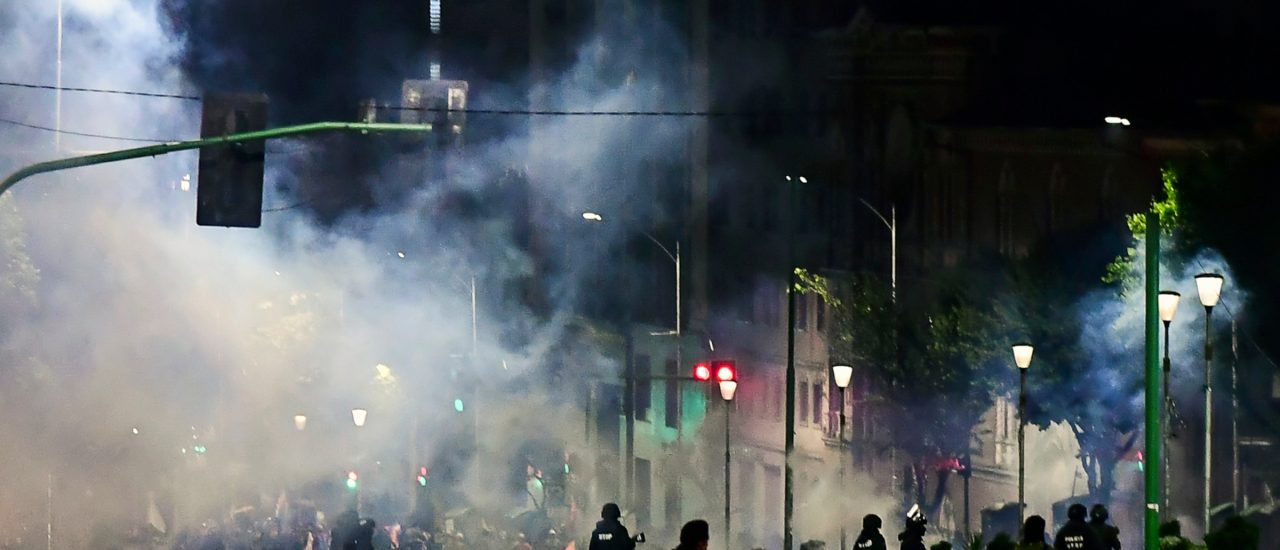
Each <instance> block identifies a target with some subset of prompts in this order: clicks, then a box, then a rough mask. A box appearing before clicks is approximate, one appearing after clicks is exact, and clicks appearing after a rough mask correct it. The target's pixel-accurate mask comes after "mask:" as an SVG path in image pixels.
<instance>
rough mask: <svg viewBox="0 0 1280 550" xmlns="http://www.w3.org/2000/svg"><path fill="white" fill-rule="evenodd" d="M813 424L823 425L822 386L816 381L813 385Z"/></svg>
mask: <svg viewBox="0 0 1280 550" xmlns="http://www.w3.org/2000/svg"><path fill="white" fill-rule="evenodd" d="M812 387H813V423H814V425H821V424H822V416H823V415H822V384H821V383H820V382H817V381H814V383H813V385H812Z"/></svg>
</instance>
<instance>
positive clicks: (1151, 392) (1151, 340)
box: [1142, 212, 1163, 550]
mask: <svg viewBox="0 0 1280 550" xmlns="http://www.w3.org/2000/svg"><path fill="white" fill-rule="evenodd" d="M1146 268H1147V294H1146V299H1147V302H1146V306H1147V318H1146V382H1147V393H1146V413H1147V414H1146V433H1147V441H1146V447H1147V449H1146V450H1147V455H1146V457H1145V466H1146V469H1145V470H1144V472H1143V473H1144V474H1145V478H1146V499H1147V506H1146V510H1145V518H1144V519H1145V521H1144V522H1143V531H1142V532H1143V548H1145V549H1146V550H1159V548H1160V539H1159V537H1158V536H1157V535H1158V533H1159V531H1160V477H1161V475H1160V465H1161V464H1163V461H1162V460H1161V458H1160V440H1161V437H1160V410H1161V409H1160V397H1161V396H1160V388H1161V384H1160V307H1159V302H1158V299H1159V298H1158V297H1159V295H1160V215H1159V214H1156V213H1155V212H1148V213H1147V265H1146Z"/></svg>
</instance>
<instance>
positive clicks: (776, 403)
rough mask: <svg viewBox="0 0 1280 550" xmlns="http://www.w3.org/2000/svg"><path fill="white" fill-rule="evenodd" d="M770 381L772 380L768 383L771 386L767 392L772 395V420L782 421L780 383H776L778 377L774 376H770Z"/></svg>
mask: <svg viewBox="0 0 1280 550" xmlns="http://www.w3.org/2000/svg"><path fill="white" fill-rule="evenodd" d="M770 382H772V384H770V385H771V386H772V388H771V390H770V391H769V393H770V394H772V395H773V421H774V422H781V421H782V384H780V383H778V377H776V376H775V377H773V378H770Z"/></svg>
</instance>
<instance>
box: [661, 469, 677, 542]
mask: <svg viewBox="0 0 1280 550" xmlns="http://www.w3.org/2000/svg"><path fill="white" fill-rule="evenodd" d="M666 477H667V483H666V492H665V494H664V495H663V507H662V508H663V512H664V515H665V518H666V523H667V529H668V530H673V529H677V528H679V527H680V520H681V515H680V482H679V481H678V479H679V478H678V477H676V476H666Z"/></svg>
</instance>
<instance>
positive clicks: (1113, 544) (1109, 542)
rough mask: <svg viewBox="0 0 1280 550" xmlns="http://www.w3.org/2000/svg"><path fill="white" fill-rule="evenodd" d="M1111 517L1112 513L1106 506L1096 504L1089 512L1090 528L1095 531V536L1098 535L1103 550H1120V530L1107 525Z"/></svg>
mask: <svg viewBox="0 0 1280 550" xmlns="http://www.w3.org/2000/svg"><path fill="white" fill-rule="evenodd" d="M1110 517H1111V513H1110V512H1108V511H1107V507H1106V506H1103V505H1101V504H1094V505H1093V508H1092V509H1090V510H1089V528H1090V529H1093V534H1095V535H1098V542H1101V543H1102V550H1120V528H1119V527H1116V526H1114V525H1110V524H1108V523H1107V519H1108V518H1110Z"/></svg>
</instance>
